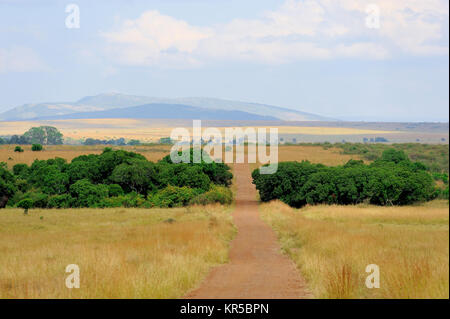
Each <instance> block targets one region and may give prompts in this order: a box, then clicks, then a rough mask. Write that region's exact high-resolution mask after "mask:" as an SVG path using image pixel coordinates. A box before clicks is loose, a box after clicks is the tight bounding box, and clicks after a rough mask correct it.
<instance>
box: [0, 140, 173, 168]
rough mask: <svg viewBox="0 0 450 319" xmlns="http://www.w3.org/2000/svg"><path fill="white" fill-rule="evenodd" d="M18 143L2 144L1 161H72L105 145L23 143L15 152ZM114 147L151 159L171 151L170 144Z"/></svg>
mask: <svg viewBox="0 0 450 319" xmlns="http://www.w3.org/2000/svg"><path fill="white" fill-rule="evenodd" d="M15 146H16V145H0V162H6V163H7V164H8V166H9V167H12V166H14V165H15V164H18V163H25V164H28V165H30V164H31V163H33V161H34V160H35V159H39V160H47V159H50V158H55V157H61V158H64V159H66V160H67V161H68V162H70V161H71V160H72V159H74V158H75V157H77V156H80V155H88V154H100V153H101V152H102V151H103V149H104V148H105V147H106V146H105V145H93V146H83V145H44V150H43V151H40V152H33V151H31V145H22V146H21V147H22V148H23V149H24V152H22V153H19V152H14V147H15ZM113 148H114V149H124V150H127V151H132V152H137V153H140V154H142V155H144V156H145V157H146V158H147V159H148V160H150V161H153V162H155V161H158V160H160V159H161V158H163V157H164V156H166V155H168V154H169V153H170V148H171V146H170V145H163V144H160V145H149V146H114V147H113Z"/></svg>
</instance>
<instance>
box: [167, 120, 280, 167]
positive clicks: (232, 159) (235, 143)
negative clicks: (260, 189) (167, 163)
mask: <svg viewBox="0 0 450 319" xmlns="http://www.w3.org/2000/svg"><path fill="white" fill-rule="evenodd" d="M224 130H225V137H223V135H222V132H221V130H220V129H218V128H216V127H208V128H206V129H205V130H202V124H201V121H200V120H194V121H193V125H192V136H191V133H190V131H189V130H188V129H187V128H184V127H178V128H175V129H173V130H172V132H171V134H170V139H171V140H173V141H176V142H175V144H174V146H173V147H172V150H171V152H170V158H171V160H172V162H174V163H189V162H190V161H191V148H192V149H193V151H192V152H193V157H192V161H193V163H201V162H202V161H204V162H206V163H211V162H213V161H215V162H218V163H221V162H225V163H244V162H245V157H246V156H245V146H247V162H248V163H256V162H257V161H256V158H257V157H258V162H259V163H260V164H262V165H263V166H261V167H260V169H259V170H260V173H261V174H274V173H275V172H276V171H277V169H278V128H272V127H271V128H269V131H267V128H264V127H263V128H256V129H255V128H254V127H248V128H245V130H244V129H243V128H241V127H235V128H230V127H226V128H224ZM223 148H225V159H224V160H223V150H222V149H223ZM235 150H236V152H235ZM267 150H269V153H268V154H267ZM212 151H214V155H213V156H212V155H211V152H212ZM235 155H236V156H235ZM266 164H267V165H266Z"/></svg>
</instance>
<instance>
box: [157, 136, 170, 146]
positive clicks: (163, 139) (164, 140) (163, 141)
mask: <svg viewBox="0 0 450 319" xmlns="http://www.w3.org/2000/svg"><path fill="white" fill-rule="evenodd" d="M159 143H161V144H173V141H172V139H171V138H170V137H161V138H160V139H159Z"/></svg>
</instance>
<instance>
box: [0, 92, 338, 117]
mask: <svg viewBox="0 0 450 319" xmlns="http://www.w3.org/2000/svg"><path fill="white" fill-rule="evenodd" d="M87 118H94V119H95V118H154V119H203V120H283V121H333V120H334V119H331V118H327V117H323V116H320V115H315V114H311V113H306V112H301V111H297V110H292V109H288V108H283V107H278V106H272V105H266V104H258V103H248V102H239V101H228V100H222V99H215V98H202V97H190V98H155V97H146V96H134V95H126V94H118V93H106V94H99V95H95V96H87V97H84V98H82V99H80V100H78V101H76V102H55V103H40V104H25V105H22V106H18V107H15V108H13V109H11V110H9V111H6V112H4V113H0V121H17V120H19V121H20V120H32V119H39V120H50V119H51V120H57V119H87Z"/></svg>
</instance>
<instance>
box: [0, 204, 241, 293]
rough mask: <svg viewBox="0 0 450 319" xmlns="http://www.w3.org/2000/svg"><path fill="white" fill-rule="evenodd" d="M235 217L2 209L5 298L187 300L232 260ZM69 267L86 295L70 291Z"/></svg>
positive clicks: (186, 211)
mask: <svg viewBox="0 0 450 319" xmlns="http://www.w3.org/2000/svg"><path fill="white" fill-rule="evenodd" d="M230 210H231V207H222V206H209V207H190V208H174V209H151V210H149V209H129V208H128V209H125V208H123V209H65V210H40V209H34V210H30V211H29V214H28V215H24V214H23V212H22V210H19V209H6V210H2V211H1V213H0V298H177V297H181V296H183V295H184V294H185V293H186V292H188V291H189V290H190V289H192V288H194V287H196V286H197V285H198V284H199V283H200V281H201V280H202V279H203V278H204V277H205V276H206V274H207V273H208V271H209V270H210V269H211V267H213V266H214V265H217V264H220V263H224V262H226V261H227V259H228V244H229V241H230V240H231V238H232V237H233V236H234V233H235V229H234V227H233V226H232V223H231V216H230ZM169 219H173V220H174V221H172V222H169V221H170V220H169ZM68 264H77V265H78V266H79V267H80V288H79V289H68V288H66V286H65V279H66V277H67V276H68V275H69V274H66V273H65V268H66V266H67V265H68Z"/></svg>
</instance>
